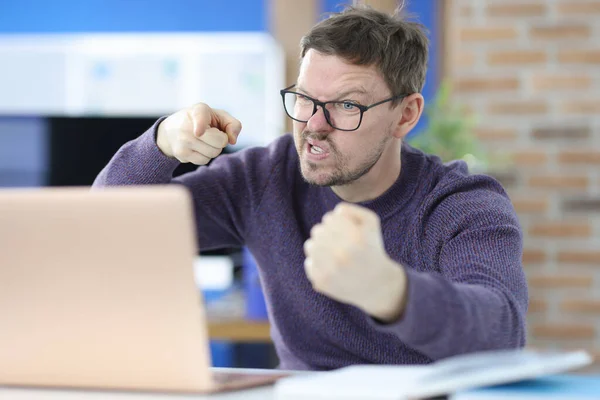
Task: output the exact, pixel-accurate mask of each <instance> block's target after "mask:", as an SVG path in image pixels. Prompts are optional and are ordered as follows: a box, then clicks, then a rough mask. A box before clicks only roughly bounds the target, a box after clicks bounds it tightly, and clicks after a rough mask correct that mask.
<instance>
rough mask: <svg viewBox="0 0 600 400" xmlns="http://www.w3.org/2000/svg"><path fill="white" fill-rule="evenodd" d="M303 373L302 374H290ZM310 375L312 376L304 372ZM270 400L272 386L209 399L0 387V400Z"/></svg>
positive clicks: (207, 397) (252, 371) (245, 370)
mask: <svg viewBox="0 0 600 400" xmlns="http://www.w3.org/2000/svg"><path fill="white" fill-rule="evenodd" d="M215 370H217V371H226V372H227V371H232V372H249V373H264V370H256V369H231V368H215ZM294 373H304V372H294ZM308 373H312V372H308ZM273 398H274V393H273V386H263V387H258V388H254V389H248V390H240V391H235V392H228V393H222V394H213V395H188V394H157V393H124V392H102V391H79V390H54V389H52V390H43V389H13V388H6V387H1V386H0V399H2V400H99V399H110V400H169V399H176V400H192V399H193V400H204V399H207V400H271V399H273Z"/></svg>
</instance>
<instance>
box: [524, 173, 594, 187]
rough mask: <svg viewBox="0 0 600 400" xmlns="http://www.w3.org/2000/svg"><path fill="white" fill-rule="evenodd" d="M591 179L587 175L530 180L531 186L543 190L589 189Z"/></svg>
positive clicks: (545, 176) (542, 176)
mask: <svg viewBox="0 0 600 400" xmlns="http://www.w3.org/2000/svg"><path fill="white" fill-rule="evenodd" d="M588 185H589V179H588V177H587V176H585V175H536V176H532V177H531V178H529V186H531V187H534V188H543V189H578V190H584V189H587V188H588Z"/></svg>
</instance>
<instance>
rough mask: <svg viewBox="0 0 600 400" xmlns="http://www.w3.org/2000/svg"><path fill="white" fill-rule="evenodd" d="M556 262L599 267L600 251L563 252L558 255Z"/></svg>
mask: <svg viewBox="0 0 600 400" xmlns="http://www.w3.org/2000/svg"><path fill="white" fill-rule="evenodd" d="M558 261H559V262H561V263H568V264H589V265H594V266H598V267H600V251H587V250H569V251H567V250H564V251H560V252H559V253H558Z"/></svg>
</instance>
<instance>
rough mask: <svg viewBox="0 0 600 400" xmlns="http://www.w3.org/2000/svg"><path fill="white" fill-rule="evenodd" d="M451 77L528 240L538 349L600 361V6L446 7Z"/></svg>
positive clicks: (503, 3)
mask: <svg viewBox="0 0 600 400" xmlns="http://www.w3.org/2000/svg"><path fill="white" fill-rule="evenodd" d="M444 1H448V3H446V15H445V17H444V24H445V28H444V35H445V42H446V45H445V49H444V50H445V60H446V63H447V64H446V67H445V75H446V76H447V77H448V78H449V79H450V80H451V81H452V83H453V87H454V94H453V96H454V97H453V98H454V99H455V100H456V101H457V102H459V103H462V104H465V105H467V107H468V109H470V110H472V111H473V112H474V113H475V114H476V115H477V116H478V125H477V129H476V132H477V135H478V137H479V138H480V139H481V141H482V142H483V144H484V147H485V148H486V149H488V150H490V151H492V152H496V153H505V154H507V155H508V160H510V161H509V162H507V163H505V164H504V165H502V166H495V167H493V168H494V170H493V171H492V172H491V173H492V174H496V175H497V176H498V177H499V178H500V179H501V180H502V182H503V183H504V184H505V187H506V188H507V189H508V191H509V193H510V195H511V197H512V199H513V201H514V205H515V208H516V209H517V211H518V213H519V217H520V221H521V223H522V226H523V229H524V232H525V252H524V256H523V264H524V268H525V271H526V273H527V276H528V279H529V285H530V299H531V306H530V311H529V316H528V323H529V344H530V345H531V346H532V347H543V348H560V349H570V348H576V347H582V348H585V349H589V350H591V351H593V352H594V353H595V354H596V356H597V357H598V358H600V0H545V1H544V0H487V1H483V0H444Z"/></svg>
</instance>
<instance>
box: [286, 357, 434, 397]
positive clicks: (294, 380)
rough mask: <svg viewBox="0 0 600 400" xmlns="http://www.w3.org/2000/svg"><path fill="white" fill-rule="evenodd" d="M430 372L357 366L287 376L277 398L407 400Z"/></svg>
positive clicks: (425, 368) (421, 369) (408, 367)
mask: <svg viewBox="0 0 600 400" xmlns="http://www.w3.org/2000/svg"><path fill="white" fill-rule="evenodd" d="M431 372H432V369H431V368H430V367H426V366H378V365H356V366H351V367H346V368H342V369H338V370H336V371H331V372H324V373H318V374H314V375H311V374H309V375H305V376H297V377H291V378H284V379H283V380H281V381H280V382H278V383H277V384H276V385H275V399H277V400H300V399H315V400H317V399H328V400H329V399H373V400H380V399H381V400H384V399H385V400H388V399H390V400H391V399H404V398H406V397H405V396H404V395H406V394H408V393H411V392H413V391H415V390H417V386H418V384H419V382H420V381H421V379H422V378H423V377H424V376H426V375H427V374H429V373H431Z"/></svg>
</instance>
